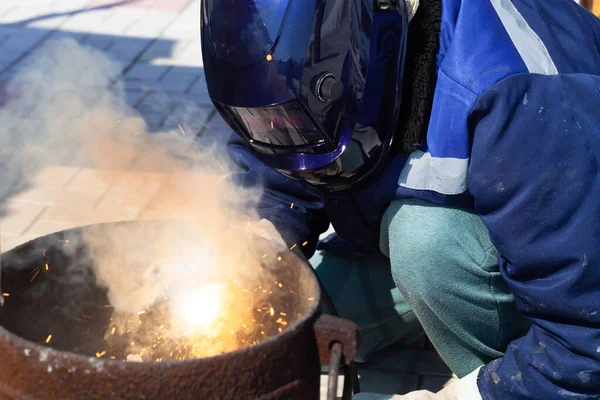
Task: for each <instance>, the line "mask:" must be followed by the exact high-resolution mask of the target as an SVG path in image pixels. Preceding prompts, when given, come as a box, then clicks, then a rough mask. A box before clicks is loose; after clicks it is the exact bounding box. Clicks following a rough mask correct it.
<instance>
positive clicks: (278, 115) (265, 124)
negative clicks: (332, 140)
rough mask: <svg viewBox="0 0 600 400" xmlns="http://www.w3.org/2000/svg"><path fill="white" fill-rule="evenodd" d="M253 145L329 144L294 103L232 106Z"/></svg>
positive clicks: (233, 113)
mask: <svg viewBox="0 0 600 400" xmlns="http://www.w3.org/2000/svg"><path fill="white" fill-rule="evenodd" d="M228 109H229V111H230V113H231V115H232V116H233V117H234V118H235V119H236V120H237V122H238V124H239V125H241V126H242V127H243V128H244V129H245V130H246V134H247V135H248V137H249V139H250V141H251V142H258V143H262V144H267V145H271V146H282V147H298V146H312V145H317V144H320V143H324V142H325V136H324V135H323V133H322V132H321V130H320V129H319V128H318V127H317V126H316V125H315V123H314V122H313V121H312V119H311V118H310V117H309V116H308V115H307V114H306V113H305V112H304V110H303V108H302V107H301V106H300V105H299V104H298V103H296V102H295V101H291V102H288V103H285V104H280V105H277V106H273V107H262V108H242V107H228Z"/></svg>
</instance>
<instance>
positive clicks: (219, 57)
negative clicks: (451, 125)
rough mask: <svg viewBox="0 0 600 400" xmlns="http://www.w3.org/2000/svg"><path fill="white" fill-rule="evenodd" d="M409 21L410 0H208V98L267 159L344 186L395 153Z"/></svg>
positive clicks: (303, 177) (324, 188) (323, 184)
mask: <svg viewBox="0 0 600 400" xmlns="http://www.w3.org/2000/svg"><path fill="white" fill-rule="evenodd" d="M407 27H408V15H407V9H406V5H405V3H404V0H203V2H202V53H203V59H204V69H205V74H206V81H207V85H208V91H209V94H210V97H211V99H212V101H213V103H214V104H215V107H216V108H217V110H218V111H219V113H220V114H221V115H222V116H223V118H224V119H225V121H227V123H228V124H229V125H230V126H231V127H232V129H233V130H234V131H235V132H236V133H237V134H239V135H241V136H242V137H244V138H245V139H246V140H247V141H248V143H249V146H250V147H251V148H252V150H253V152H254V153H255V154H256V155H257V157H258V158H260V159H261V160H262V161H263V162H264V163H265V164H266V165H268V166H270V167H273V168H275V169H276V170H278V171H279V172H281V173H283V174H284V175H287V176H289V177H291V178H293V179H297V180H300V181H303V182H306V183H308V184H310V185H312V186H313V187H315V188H316V189H318V190H320V191H321V192H323V193H328V194H337V195H343V194H346V193H348V190H350V189H352V188H356V187H358V186H359V185H358V184H359V183H360V182H362V181H364V180H365V178H366V177H367V176H370V175H372V174H376V173H378V171H379V170H380V167H381V166H382V164H383V163H384V162H385V160H386V158H387V156H388V153H389V150H390V147H391V143H392V139H393V137H394V133H395V131H396V127H397V124H398V115H399V110H400V99H401V97H402V96H401V89H402V73H403V64H404V57H405V48H406V33H407Z"/></svg>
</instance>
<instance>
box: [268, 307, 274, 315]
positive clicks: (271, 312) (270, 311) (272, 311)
mask: <svg viewBox="0 0 600 400" xmlns="http://www.w3.org/2000/svg"><path fill="white" fill-rule="evenodd" d="M269 314H271V317H272V316H273V315H275V310H274V309H273V307H271V308H269Z"/></svg>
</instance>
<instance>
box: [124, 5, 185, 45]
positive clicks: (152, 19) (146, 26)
mask: <svg viewBox="0 0 600 400" xmlns="http://www.w3.org/2000/svg"><path fill="white" fill-rule="evenodd" d="M176 16H177V14H176V13H174V12H148V11H145V12H143V13H142V15H141V16H140V19H139V20H138V22H137V23H135V24H134V25H133V26H131V27H129V28H127V30H125V32H124V34H125V35H127V36H133V37H150V38H154V37H157V36H160V33H161V32H162V31H163V30H165V29H166V27H167V26H168V25H169V24H170V23H171V22H172V21H173V20H174V19H175V18H176Z"/></svg>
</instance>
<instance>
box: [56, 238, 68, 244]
mask: <svg viewBox="0 0 600 400" xmlns="http://www.w3.org/2000/svg"><path fill="white" fill-rule="evenodd" d="M58 242H59V243H69V241H68V240H66V239H65V240H59V241H58Z"/></svg>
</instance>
